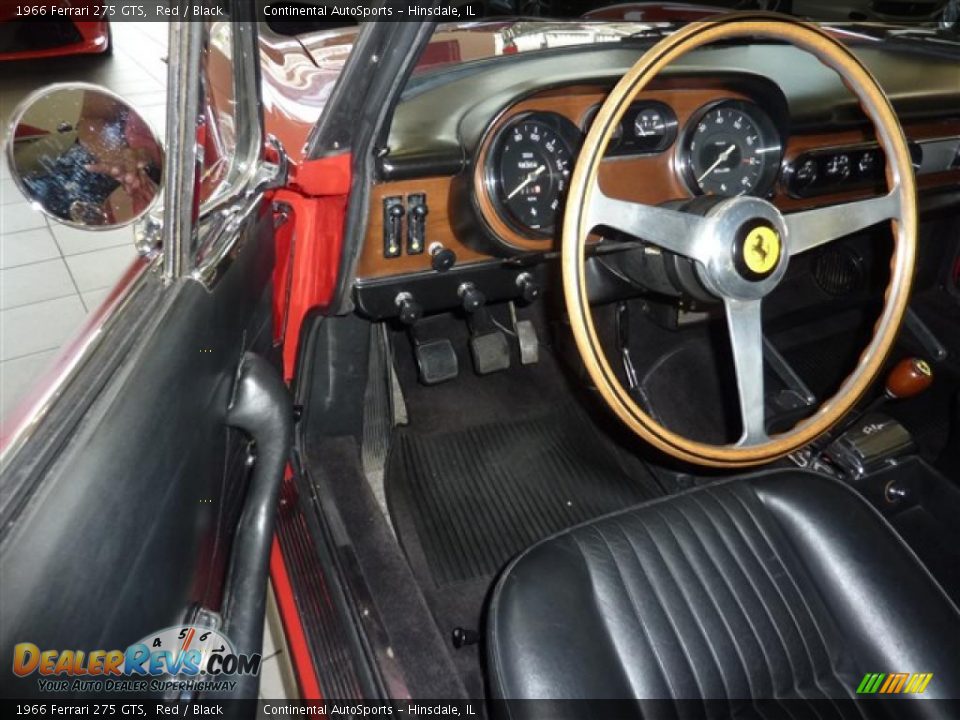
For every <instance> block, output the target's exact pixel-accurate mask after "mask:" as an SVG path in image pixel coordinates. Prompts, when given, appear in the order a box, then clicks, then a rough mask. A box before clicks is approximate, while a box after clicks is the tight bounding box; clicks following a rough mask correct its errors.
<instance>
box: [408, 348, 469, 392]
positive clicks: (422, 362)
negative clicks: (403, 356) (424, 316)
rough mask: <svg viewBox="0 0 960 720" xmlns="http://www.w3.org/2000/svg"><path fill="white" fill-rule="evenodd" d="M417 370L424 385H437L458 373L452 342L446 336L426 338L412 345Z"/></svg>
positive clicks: (458, 368)
mask: <svg viewBox="0 0 960 720" xmlns="http://www.w3.org/2000/svg"><path fill="white" fill-rule="evenodd" d="M414 352H415V353H416V356H417V372H418V375H419V376H420V382H422V383H423V384H424V385H437V384H439V383H442V382H446V381H447V380H453V379H454V378H455V377H456V376H457V375H459V374H460V364H459V363H458V362H457V353H456V351H455V350H454V349H453V343H451V342H450V340H448V339H447V338H440V339H438V340H427V341H426V342H418V343H416V344H415V345H414Z"/></svg>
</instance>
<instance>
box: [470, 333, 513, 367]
mask: <svg viewBox="0 0 960 720" xmlns="http://www.w3.org/2000/svg"><path fill="white" fill-rule="evenodd" d="M470 355H471V356H473V369H474V370H476V371H477V375H489V374H490V373H494V372H499V371H501V370H506V369H507V368H509V367H510V343H508V342H507V336H506V335H505V334H504V333H503V332H502V331H501V330H489V331H487V332H485V333H478V334H474V335H471V336H470Z"/></svg>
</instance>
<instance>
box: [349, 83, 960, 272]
mask: <svg viewBox="0 0 960 720" xmlns="http://www.w3.org/2000/svg"><path fill="white" fill-rule="evenodd" d="M674 84H675V83H673V82H670V81H665V82H664V83H663V84H661V85H657V86H656V87H655V88H653V89H649V90H645V91H643V92H641V93H638V94H637V96H636V98H635V99H634V102H636V101H643V100H655V101H658V102H663V103H666V104H667V105H669V106H670V107H671V108H672V109H673V111H674V113H675V114H676V115H677V120H678V123H679V132H678V135H677V138H676V140H675V141H674V143H673V145H672V146H671V147H669V148H668V149H666V150H664V151H663V152H661V153H657V154H651V155H642V156H631V157H616V158H609V159H606V160H604V161H603V162H602V164H601V166H600V170H599V175H598V178H599V180H598V181H599V183H600V187H601V188H602V189H603V191H604V192H605V193H607V194H608V195H611V196H613V197H619V198H623V199H625V200H632V201H634V202H641V203H646V204H651V205H656V204H660V203H663V202H667V201H669V200H679V199H689V198H692V197H693V193H691V192H690V190H689V188H687V186H686V184H685V183H684V182H683V180H682V177H681V173H680V172H679V168H678V167H677V152H678V148H679V147H680V143H681V139H682V135H683V129H684V126H685V125H686V123H687V121H689V119H690V117H691V116H692V115H693V114H694V113H696V112H697V111H698V110H699V109H700V108H702V107H703V106H704V105H706V104H709V103H712V102H716V101H719V100H726V99H733V100H753V98H751V97H750V96H748V95H746V94H744V93H743V92H741V91H738V90H733V89H730V88H726V87H723V86H722V85H718V84H717V83H711V82H705V83H704V84H703V86H701V87H694V88H690V87H677V86H674ZM608 92H609V88H608V87H606V86H603V85H600V84H581V85H573V86H568V87H564V88H554V89H550V90H545V91H542V92H539V93H536V94H535V95H532V96H530V97H528V98H525V99H523V100H520V101H519V102H517V103H515V104H514V105H511V106H510V107H509V108H507V109H506V110H504V111H503V112H502V113H501V114H500V115H499V116H498V117H497V118H496V119H495V120H494V122H493V123H492V124H491V125H490V127H489V128H488V129H487V131H486V132H485V134H484V137H483V139H482V140H481V143H480V147H479V149H478V152H477V154H476V158H477V161H476V162H475V163H474V167H473V169H472V170H471V171H470V173H469V175H467V176H464V175H458V176H451V177H447V176H444V177H441V176H433V177H424V178H415V179H406V180H397V181H390V182H384V183H378V184H376V185H374V187H373V188H372V191H371V203H370V218H369V221H368V224H367V234H366V238H365V240H364V243H363V248H362V250H361V254H360V258H359V262H358V267H357V277H358V279H374V278H382V277H388V276H392V275H403V274H408V273H414V272H423V271H428V270H430V269H431V266H430V257H429V255H428V254H427V253H423V254H420V255H408V254H406V252H404V253H403V254H402V255H400V256H399V257H395V258H384V257H383V199H384V198H385V197H391V196H401V197H404V198H405V197H406V196H407V195H410V194H416V193H424V194H426V196H427V199H428V203H429V207H430V213H429V215H428V216H427V225H426V232H427V246H429V245H430V243H431V242H435V241H436V242H441V243H442V244H443V246H444V247H446V248H449V249H451V250H453V251H454V252H455V253H456V254H457V264H458V265H464V264H470V263H476V262H482V261H489V260H491V259H494V257H493V256H492V255H491V254H490V253H489V252H484V251H483V250H481V249H478V248H477V247H475V246H471V245H470V244H469V242H468V240H467V239H466V238H465V237H463V233H462V225H463V222H464V220H463V217H464V214H465V213H467V214H469V213H472V214H473V217H472V218H471V220H470V222H474V223H480V224H482V225H485V226H486V227H485V228H484V231H486V232H493V233H495V234H496V235H497V237H498V238H499V239H500V241H501V242H503V243H505V244H507V245H509V246H512V247H513V248H515V249H516V250H517V251H520V252H551V251H556V250H557V249H558V247H557V241H556V240H555V239H551V238H542V237H540V238H534V237H528V236H524V235H522V234H521V233H518V232H517V231H516V230H514V229H513V228H512V227H511V226H510V225H508V224H507V223H506V222H505V221H504V220H503V218H501V217H500V215H499V214H498V212H497V211H496V209H495V207H494V204H493V200H492V199H491V198H490V196H489V193H488V192H487V187H486V184H485V183H484V181H483V167H484V163H485V160H486V157H487V154H488V153H489V150H490V145H491V144H492V142H493V138H494V137H495V136H496V134H497V131H498V130H499V129H500V128H501V127H503V125H504V124H506V123H507V122H509V121H510V120H511V119H513V118H514V117H516V116H517V115H519V114H522V113H527V112H531V111H548V112H556V113H559V114H560V115H563V116H564V117H566V118H567V119H569V120H570V121H571V122H573V123H574V124H575V125H577V126H578V127H582V120H583V117H584V115H585V114H586V113H587V111H588V110H589V109H590V108H592V107H593V106H594V105H597V104H599V103H600V102H602V101H603V99H604V98H605V97H606V95H607V93H608ZM904 129H905V132H906V135H907V137H908V138H909V139H910V140H911V141H923V140H933V139H940V138H945V137H960V117H958V118H949V119H946V120H930V121H920V122H913V123H909V124H907V125H906V127H905V128H904ZM874 141H875V137H874V133H873V130H872V128H866V127H865V128H860V129H847V130H842V131H839V132H838V131H832V132H824V133H804V134H801V135H794V136H791V137H789V138H787V141H786V147H785V149H784V158H783V162H784V165H785V166H786V165H787V164H789V163H791V162H792V161H793V160H795V159H796V158H797V157H798V156H800V155H801V154H803V153H805V152H808V151H811V150H821V149H834V148H844V147H852V146H857V145H862V144H864V143H871V142H874ZM638 179H640V181H639V182H638ZM455 184H458V185H459V187H457V188H455V187H454V186H455ZM464 184H468V186H469V185H472V188H469V187H468V192H472V193H473V198H472V199H473V202H474V203H475V206H471V204H470V202H469V201H467V200H466V199H465V193H464V192H463V185H464ZM950 184H960V168H958V169H955V170H950V171H945V172H940V173H932V174H927V175H922V176H919V177H917V188H918V190H925V189H932V188H938V187H944V186H948V185H950ZM872 192H873V190H871V189H870V188H859V189H851V190H848V191H845V192H840V193H831V194H823V195H817V196H814V197H809V198H796V197H792V196H791V195H790V194H789V193H787V191H786V189H785V187H784V185H783V174H782V173H781V175H780V177H779V178H778V180H777V184H776V186H775V187H774V190H773V195H772V197H771V200H772V201H773V202H774V204H775V205H777V207H778V208H780V210H782V211H784V212H792V211H796V210H800V209H807V208H812V207H818V206H822V205H830V204H835V203H839V202H848V201H851V200H857V199H862V198H865V197H868V196H869V195H870V194H872ZM478 214H479V217H477V215H478ZM458 217H459V218H460V226H461V227H460V229H459V230H458V225H457V222H456V220H457V218H458Z"/></svg>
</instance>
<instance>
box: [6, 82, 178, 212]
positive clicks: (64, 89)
mask: <svg viewBox="0 0 960 720" xmlns="http://www.w3.org/2000/svg"><path fill="white" fill-rule="evenodd" d="M6 143H7V147H6V154H7V161H8V162H9V163H10V173H11V175H12V177H13V179H14V182H15V183H16V185H17V187H18V188H19V189H20V191H21V192H22V193H23V194H24V195H25V196H26V197H27V199H28V200H29V201H30V202H31V203H33V205H34V206H35V207H37V208H38V209H39V210H41V211H42V212H43V213H44V214H46V215H48V216H49V217H51V218H52V219H54V220H56V221H57V222H60V223H63V224H65V225H69V226H71V227H78V228H89V229H91V230H111V229H114V228H118V227H122V226H124V225H129V224H130V223H133V222H136V221H137V220H139V219H140V218H142V217H143V216H144V215H145V214H146V213H147V212H148V211H149V210H150V209H151V208H152V207H153V205H154V204H155V203H156V201H157V198H158V197H159V195H160V190H161V189H162V187H163V147H162V146H161V144H160V140H159V139H158V138H157V134H156V133H155V132H154V131H153V129H152V128H151V127H150V126H149V125H148V124H147V122H146V121H145V120H144V119H143V118H142V117H141V116H140V115H139V114H138V113H137V111H136V110H134V109H133V108H132V107H130V105H128V104H127V103H126V102H125V101H124V100H123V99H122V98H120V97H118V96H117V95H114V94H113V93H111V92H110V91H108V90H105V89H103V88H99V87H96V86H94V85H84V84H78V83H69V84H61V85H50V86H48V87H46V88H43V89H42V90H40V91H38V92H36V93H34V94H33V95H31V96H30V97H28V98H27V99H26V100H25V101H24V102H23V103H22V104H21V105H20V106H19V107H18V108H17V110H16V111H15V112H14V114H13V121H12V122H11V125H10V127H9V130H8V133H7V140H6Z"/></svg>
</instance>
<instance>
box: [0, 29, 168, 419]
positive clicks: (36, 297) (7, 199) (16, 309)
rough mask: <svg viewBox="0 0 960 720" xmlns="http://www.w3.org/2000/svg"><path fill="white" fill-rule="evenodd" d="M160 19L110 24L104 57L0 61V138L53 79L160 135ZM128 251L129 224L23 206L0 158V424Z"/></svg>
mask: <svg viewBox="0 0 960 720" xmlns="http://www.w3.org/2000/svg"><path fill="white" fill-rule="evenodd" d="M166 33H167V26H166V24H164V23H130V22H119V23H114V25H113V37H114V42H115V46H114V55H113V57H112V58H98V57H90V58H54V59H50V60H45V61H36V62H27V63H5V64H3V65H2V66H0V139H2V138H3V134H5V133H6V127H7V122H8V120H9V118H10V115H11V114H12V112H13V110H14V108H15V107H16V106H17V104H18V103H19V102H20V101H21V100H23V99H24V98H25V97H26V96H27V95H29V94H30V93H31V92H33V91H34V90H36V89H38V88H40V87H43V86H44V85H48V84H50V83H54V82H67V81H75V80H79V81H84V82H92V83H96V84H99V85H103V86H105V87H108V88H110V89H111V90H113V91H114V92H117V93H119V94H120V95H122V96H124V97H125V98H127V99H128V100H129V101H130V102H131V103H132V104H133V105H134V106H135V107H136V108H137V109H138V110H139V111H140V112H141V113H142V114H143V115H144V117H146V119H147V120H148V121H149V122H150V123H151V124H152V125H153V126H154V128H156V130H157V132H159V133H161V134H162V133H163V126H164V119H165V118H164V112H165V88H166V69H167V66H166V64H165V63H164V62H163V58H164V56H165V55H166V44H167V36H166ZM133 257H134V249H133V234H132V230H131V229H130V228H125V229H121V230H116V231H111V232H86V231H82V230H73V229H70V228H66V227H63V226H61V225H59V224H57V223H54V222H51V221H48V220H46V219H45V218H44V217H43V216H42V215H40V214H39V213H38V212H36V211H35V210H33V209H32V208H31V207H30V206H29V205H28V204H27V203H26V202H24V199H23V196H22V195H21V194H20V193H19V192H18V191H17V188H16V187H15V186H14V184H13V181H12V180H11V179H10V170H9V168H8V167H7V165H6V162H5V161H4V162H0V422H2V418H3V417H5V416H6V415H7V413H8V412H10V410H11V409H12V408H13V407H15V406H16V405H17V403H18V402H19V401H20V400H21V399H22V398H23V397H24V395H25V394H26V393H27V392H28V391H29V390H30V388H31V385H32V384H33V383H34V382H35V380H36V378H37V377H39V376H40V375H41V374H42V373H43V371H44V370H45V369H46V368H47V367H48V366H49V364H50V363H51V362H52V360H53V358H55V357H56V353H57V349H58V348H59V347H60V346H61V345H62V344H63V343H64V342H65V341H67V340H68V339H70V338H71V337H72V336H73V334H74V333H75V332H76V331H77V329H78V328H79V326H80V324H81V323H82V322H83V320H84V318H85V317H86V315H87V314H88V313H90V312H91V311H92V310H94V309H96V307H97V306H98V305H99V304H100V303H101V302H102V301H103V299H104V298H105V297H106V296H107V293H108V292H109V289H110V288H111V287H112V286H113V284H114V283H115V282H116V280H117V279H118V278H119V277H120V275H121V274H122V272H123V271H124V270H125V269H126V267H127V266H128V265H129V264H130V261H131V260H132V259H133Z"/></svg>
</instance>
